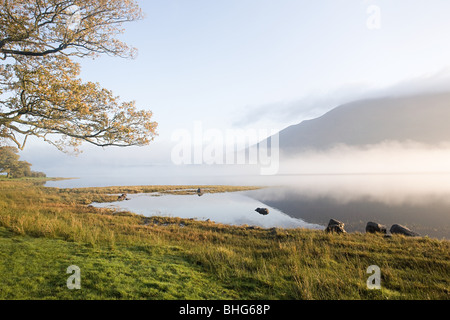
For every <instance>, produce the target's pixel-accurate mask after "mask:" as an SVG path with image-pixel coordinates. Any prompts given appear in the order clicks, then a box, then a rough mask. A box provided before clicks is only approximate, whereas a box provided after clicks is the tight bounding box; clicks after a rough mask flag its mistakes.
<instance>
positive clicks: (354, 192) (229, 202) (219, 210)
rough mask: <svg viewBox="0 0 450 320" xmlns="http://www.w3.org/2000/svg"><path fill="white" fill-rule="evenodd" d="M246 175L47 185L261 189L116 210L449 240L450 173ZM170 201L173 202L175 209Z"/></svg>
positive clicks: (136, 172) (105, 178) (181, 172)
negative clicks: (332, 223) (396, 229)
mask: <svg viewBox="0 0 450 320" xmlns="http://www.w3.org/2000/svg"><path fill="white" fill-rule="evenodd" d="M250 169H252V170H250ZM242 170H243V171H242V172H240V173H239V174H238V173H237V172H236V170H227V169H223V170H217V168H214V167H174V166H156V167H126V168H120V167H117V168H103V169H97V170H95V171H92V172H88V171H86V172H85V175H82V176H80V177H79V178H78V179H73V180H64V181H50V182H47V184H46V186H48V187H58V188H78V187H102V186H131V185H174V186H177V185H178V186H187V185H190V186H194V187H196V186H204V185H243V186H261V187H264V188H262V189H259V190H255V191H246V192H242V193H239V195H238V197H239V199H238V201H237V200H236V199H237V198H236V196H235V197H232V196H230V195H222V196H221V195H220V194H219V195H205V196H206V198H203V197H202V198H199V199H196V198H197V196H190V197H192V198H184V197H185V196H170V199H168V198H165V197H169V196H161V197H140V198H139V199H138V200H137V201H136V199H134V200H133V199H132V201H126V202H122V203H115V205H117V206H119V207H121V206H124V208H126V209H129V210H130V211H133V212H136V213H142V214H144V215H157V214H158V212H159V213H163V215H168V216H180V217H184V218H200V219H204V220H205V219H211V220H213V221H216V222H222V223H230V224H249V225H252V224H253V225H260V226H263V227H272V226H281V227H288V228H289V227H308V224H311V226H313V227H317V226H322V227H324V226H326V225H327V223H328V221H329V220H330V219H331V218H334V219H338V220H340V221H342V222H344V223H345V228H346V230H347V231H348V232H355V231H358V232H365V225H366V223H367V222H368V221H374V222H378V223H381V224H384V225H386V226H387V227H388V229H389V228H390V226H391V225H392V224H402V225H405V226H407V227H409V228H410V229H412V230H415V231H416V232H418V233H420V234H421V235H423V236H425V235H428V236H430V237H433V238H439V239H441V238H446V239H449V238H450V174H333V175H325V174H324V175H319V174H317V175H315V174H304V175H302V174H299V175H276V176H261V175H258V172H257V170H256V169H255V168H242ZM214 172H215V173H217V174H216V175H215V174H214ZM233 173H234V174H233ZM205 196H204V197H205ZM209 197H211V199H209ZM146 199H147V200H146ZM205 199H206V200H205ZM208 199H209V201H208ZM166 200H170V201H166ZM186 201H187V202H186ZM193 201H195V202H193ZM168 203H171V204H170V206H169V207H168V206H167V204H168ZM194 203H195V204H196V205H199V206H198V207H196V206H195V205H193V204H194ZM135 204H136V205H135ZM257 206H266V207H269V208H271V210H272V211H273V214H272V212H271V214H272V216H271V217H270V222H268V221H269V220H268V218H264V217H262V216H260V215H258V214H257V213H256V212H254V209H256V207H257ZM253 207H254V208H253ZM143 209H145V210H143ZM208 210H209V212H210V213H209V214H208ZM181 212H182V213H181ZM232 212H233V214H235V213H236V214H237V216H236V217H235V218H233V219H231V218H229V217H227V213H229V214H232ZM271 214H269V216H270V215H271ZM239 215H240V216H239ZM247 215H248V216H247ZM238 216H239V217H240V218H238ZM274 217H275V218H274ZM276 217H278V218H279V221H277V219H276ZM281 217H282V218H281ZM239 219H241V220H242V221H240V220H239ZM263 219H265V220H263ZM287 221H291V222H295V223H288V222H287ZM299 221H300V222H301V223H298V222H299ZM266 222H267V223H266ZM311 226H309V227H311Z"/></svg>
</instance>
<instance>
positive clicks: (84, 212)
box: [0, 180, 450, 299]
mask: <svg viewBox="0 0 450 320" xmlns="http://www.w3.org/2000/svg"><path fill="white" fill-rule="evenodd" d="M177 188H180V187H177ZM181 188H183V189H189V188H191V189H192V188H193V187H181ZM202 188H203V189H204V191H206V192H230V191H238V190H244V189H248V188H239V187H217V186H204V187H202ZM175 189H176V188H175V187H171V186H162V187H158V186H142V187H113V188H88V189H56V188H45V187H43V186H42V183H41V182H40V181H28V180H27V181H4V180H3V181H0V299H449V298H450V242H449V241H443V240H435V239H428V238H405V237H401V236H393V237H392V238H390V239H385V238H383V237H382V236H378V235H366V234H358V233H355V234H345V235H330V234H326V233H324V232H322V231H313V230H303V229H295V230H283V229H270V230H267V229H260V228H252V227H247V226H242V227H231V226H226V225H221V224H215V223H212V222H200V221H195V220H183V219H177V218H157V217H155V218H146V217H143V216H138V215H135V214H131V213H123V212H113V211H111V210H106V209H95V208H92V207H89V206H88V204H89V203H91V202H93V201H111V200H115V199H116V198H117V196H113V195H112V194H118V193H129V194H130V193H142V192H162V193H164V192H167V193H173V192H176V191H174V190H175ZM185 192H188V193H190V192H192V193H194V191H183V193H185ZM70 265H77V266H79V267H80V268H81V287H82V289H81V290H75V291H71V290H68V289H67V287H66V281H67V278H68V276H69V275H68V274H66V269H67V267H68V266H70ZM370 265H377V266H379V267H380V268H381V286H382V289H381V290H369V289H367V285H366V281H367V278H368V276H369V275H368V274H367V273H366V270H367V268H368V267H369V266H370Z"/></svg>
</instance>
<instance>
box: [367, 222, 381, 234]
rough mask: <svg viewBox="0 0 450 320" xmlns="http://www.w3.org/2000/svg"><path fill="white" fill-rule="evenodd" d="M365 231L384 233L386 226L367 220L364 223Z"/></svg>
mask: <svg viewBox="0 0 450 320" xmlns="http://www.w3.org/2000/svg"><path fill="white" fill-rule="evenodd" d="M366 232H367V233H377V232H378V233H384V234H386V226H383V225H382V224H379V223H376V222H367V225H366Z"/></svg>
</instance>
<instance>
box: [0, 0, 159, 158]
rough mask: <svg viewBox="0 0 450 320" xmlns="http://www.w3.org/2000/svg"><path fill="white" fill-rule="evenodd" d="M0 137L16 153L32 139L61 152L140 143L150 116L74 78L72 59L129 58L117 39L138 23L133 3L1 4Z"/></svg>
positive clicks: (149, 134) (22, 0) (151, 126)
mask: <svg viewBox="0 0 450 320" xmlns="http://www.w3.org/2000/svg"><path fill="white" fill-rule="evenodd" d="M0 5H1V7H0V58H1V59H2V60H3V62H2V64H1V65H0V137H2V138H3V139H6V140H8V141H12V142H14V143H15V144H16V145H17V147H18V148H19V149H23V148H24V146H25V143H26V141H27V138H28V137H29V136H36V137H40V138H42V139H44V140H45V141H47V142H49V143H51V144H53V145H55V146H56V147H58V148H59V149H60V150H67V148H68V147H71V148H73V149H75V150H77V147H78V146H79V145H80V144H81V143H82V142H83V141H86V142H89V143H91V144H94V145H97V146H134V145H136V146H142V145H146V144H148V143H150V142H151V141H152V140H153V139H154V137H155V135H156V127H157V124H156V123H155V122H153V121H151V118H152V112H151V111H145V110H137V108H136V106H135V103H134V102H133V101H132V102H121V101H120V100H119V98H118V97H116V96H114V95H113V93H112V92H111V91H109V90H106V89H104V88H102V87H101V86H100V85H99V84H98V83H92V82H86V83H85V82H83V81H81V79H80V78H79V75H80V65H79V63H77V62H75V61H74V58H75V57H76V58H83V57H93V58H95V57H97V56H99V55H101V54H108V55H112V56H118V57H133V56H134V53H135V49H134V48H130V47H128V46H127V45H126V44H125V43H123V42H121V41H119V40H118V39H117V36H118V34H120V33H121V32H122V31H123V29H122V24H123V23H124V22H128V21H135V20H138V19H141V18H142V12H141V9H140V8H139V6H138V5H137V4H136V2H135V1H133V0H108V1H106V0H67V1H65V0H14V1H7V0H0Z"/></svg>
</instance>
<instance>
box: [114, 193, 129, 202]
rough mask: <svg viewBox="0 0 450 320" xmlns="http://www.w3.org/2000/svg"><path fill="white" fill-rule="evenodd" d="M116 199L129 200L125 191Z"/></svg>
mask: <svg viewBox="0 0 450 320" xmlns="http://www.w3.org/2000/svg"><path fill="white" fill-rule="evenodd" d="M117 200H118V201H123V200H129V199H128V198H127V194H126V193H122V195H120V196H119V197H118V198H117Z"/></svg>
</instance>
